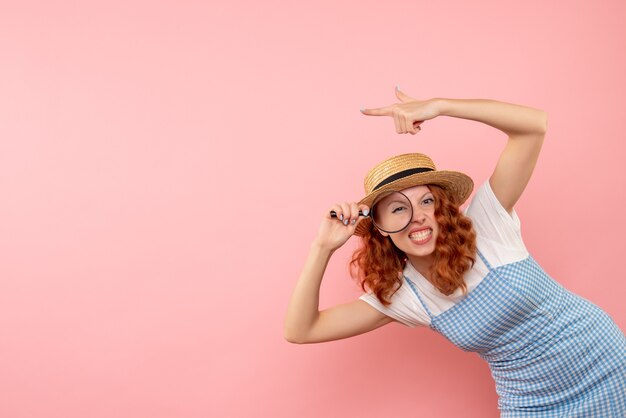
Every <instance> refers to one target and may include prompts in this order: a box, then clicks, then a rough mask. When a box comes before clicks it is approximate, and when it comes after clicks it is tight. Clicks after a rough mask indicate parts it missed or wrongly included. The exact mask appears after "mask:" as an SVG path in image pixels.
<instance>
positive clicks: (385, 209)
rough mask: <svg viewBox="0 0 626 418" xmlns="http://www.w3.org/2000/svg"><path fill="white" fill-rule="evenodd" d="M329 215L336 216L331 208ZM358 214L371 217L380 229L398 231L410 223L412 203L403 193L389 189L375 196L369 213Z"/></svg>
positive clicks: (389, 231) (391, 231)
mask: <svg viewBox="0 0 626 418" xmlns="http://www.w3.org/2000/svg"><path fill="white" fill-rule="evenodd" d="M330 216H331V217H333V218H336V217H337V213H336V212H335V211H334V210H331V211H330ZM359 216H369V217H371V218H372V222H373V223H374V225H376V227H377V228H378V229H380V230H381V231H384V232H387V233H394V232H400V231H402V230H403V229H404V228H406V227H407V226H408V225H409V224H410V223H411V219H412V218H413V205H412V204H411V201H410V200H409V198H408V197H407V196H406V195H405V194H404V193H402V192H399V191H396V190H389V191H386V192H383V193H381V194H379V195H378V196H377V197H376V199H375V200H374V203H372V205H371V207H370V213H369V215H363V212H362V211H359Z"/></svg>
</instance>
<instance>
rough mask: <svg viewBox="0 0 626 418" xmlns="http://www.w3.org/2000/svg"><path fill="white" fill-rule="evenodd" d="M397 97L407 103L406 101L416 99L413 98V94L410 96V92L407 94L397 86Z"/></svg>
mask: <svg viewBox="0 0 626 418" xmlns="http://www.w3.org/2000/svg"><path fill="white" fill-rule="evenodd" d="M396 97H397V98H398V99H400V101H401V102H403V103H406V102H412V101H415V99H414V98H412V97H411V96H409V95H408V94H405V93H404V92H403V91H401V90H400V89H399V88H398V87H397V86H396Z"/></svg>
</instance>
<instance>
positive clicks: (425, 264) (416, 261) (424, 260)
mask: <svg viewBox="0 0 626 418" xmlns="http://www.w3.org/2000/svg"><path fill="white" fill-rule="evenodd" d="M407 258H408V259H409V260H408V261H409V262H410V263H411V265H412V266H413V267H414V268H415V270H417V271H418V272H419V273H420V274H421V275H422V276H424V277H425V278H426V279H428V281H430V272H429V269H430V266H432V264H433V263H434V261H435V258H434V257H433V255H432V254H430V255H427V256H424V257H419V256H415V255H410V254H407Z"/></svg>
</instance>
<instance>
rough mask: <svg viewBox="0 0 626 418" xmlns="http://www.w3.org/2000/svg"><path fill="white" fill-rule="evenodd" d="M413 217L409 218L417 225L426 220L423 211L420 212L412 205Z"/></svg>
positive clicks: (418, 208)
mask: <svg viewBox="0 0 626 418" xmlns="http://www.w3.org/2000/svg"><path fill="white" fill-rule="evenodd" d="M412 209H413V217H412V218H411V222H417V223H420V224H421V223H423V222H424V220H425V219H426V214H425V213H424V211H423V210H422V208H420V207H419V205H417V206H416V205H413V208H412Z"/></svg>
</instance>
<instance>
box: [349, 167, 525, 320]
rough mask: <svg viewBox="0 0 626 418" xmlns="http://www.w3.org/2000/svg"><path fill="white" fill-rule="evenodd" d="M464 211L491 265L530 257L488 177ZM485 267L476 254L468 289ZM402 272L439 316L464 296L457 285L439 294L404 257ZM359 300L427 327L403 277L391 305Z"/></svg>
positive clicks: (372, 296)
mask: <svg viewBox="0 0 626 418" xmlns="http://www.w3.org/2000/svg"><path fill="white" fill-rule="evenodd" d="M463 213H464V214H465V215H466V216H468V217H470V218H471V219H472V222H473V225H474V230H475V231H476V246H477V247H478V249H479V250H480V252H481V253H483V255H484V256H485V258H486V259H487V261H489V263H490V264H491V265H492V267H497V266H501V265H504V264H509V263H513V262H516V261H520V260H523V259H525V258H527V257H528V256H529V253H528V251H527V250H526V246H525V245H524V241H523V240H522V233H521V223H520V220H519V218H518V216H517V213H516V212H515V209H513V211H512V214H509V213H508V212H507V211H506V209H504V207H503V206H502V205H501V204H500V202H499V201H498V199H497V198H496V196H495V195H494V194H493V190H492V189H491V185H490V184H489V179H487V180H485V182H484V183H483V184H482V185H481V186H480V187H479V188H478V190H477V191H476V193H475V195H474V197H473V198H472V199H471V200H470V203H469V205H468V206H467V208H466V209H465V210H464V211H463ZM487 273H488V269H487V266H485V264H484V263H483V262H482V260H481V259H480V257H478V255H476V263H474V267H472V268H471V269H470V270H468V271H466V272H465V275H464V279H465V283H466V284H467V290H468V292H471V291H472V290H473V289H474V288H475V287H476V286H477V285H478V284H479V283H480V281H481V280H482V279H483V278H484V277H485V276H486V275H487ZM404 275H405V276H406V277H407V278H408V279H409V280H411V281H412V282H413V283H414V284H415V287H416V288H417V291H418V292H419V294H420V296H421V297H422V300H423V302H424V303H425V304H426V305H428V309H430V311H431V313H432V314H433V315H438V314H440V313H441V312H444V311H445V310H447V309H448V308H451V307H452V306H454V305H455V304H456V303H458V302H459V301H461V300H462V299H463V298H464V297H466V296H465V295H463V291H462V289H461V288H457V289H456V291H455V292H454V293H452V294H451V295H450V296H446V295H444V294H443V293H441V292H440V291H439V290H438V289H437V288H436V287H435V286H433V285H432V284H431V283H430V282H429V281H428V280H427V279H426V278H425V277H424V276H422V275H421V274H420V273H419V272H418V271H417V270H416V269H415V268H414V267H413V265H412V264H411V262H410V261H409V260H407V263H406V266H405V268H404ZM359 299H362V300H364V301H365V302H367V303H369V304H370V305H372V306H373V307H374V308H376V309H378V310H379V311H381V312H382V313H384V314H386V315H388V316H390V317H392V318H394V319H395V320H397V321H400V322H401V323H402V324H404V325H406V326H408V327H411V328H414V327H416V326H418V325H419V326H429V325H430V318H429V316H428V314H427V313H426V311H425V310H424V308H423V306H422V304H421V303H420V301H419V300H418V299H417V297H416V296H415V294H414V293H413V291H412V290H411V289H410V288H409V286H408V284H407V283H406V281H405V280H404V279H402V286H401V287H400V288H399V289H398V290H397V291H396V293H394V294H393V296H392V297H391V305H389V306H388V307H385V306H384V305H383V304H382V303H380V302H379V301H378V299H377V298H376V295H375V294H374V293H372V292H368V293H364V294H362V295H361V296H360V297H359Z"/></svg>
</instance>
